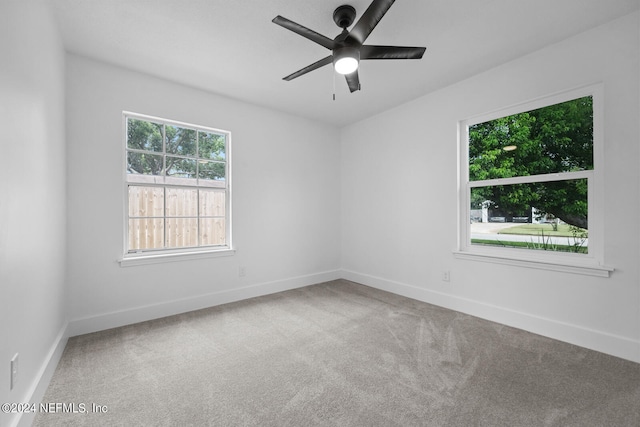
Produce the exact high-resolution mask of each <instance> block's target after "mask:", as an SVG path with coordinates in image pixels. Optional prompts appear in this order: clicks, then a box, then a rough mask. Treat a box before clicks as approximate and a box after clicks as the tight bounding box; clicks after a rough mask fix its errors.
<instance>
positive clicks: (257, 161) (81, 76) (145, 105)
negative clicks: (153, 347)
mask: <svg viewBox="0 0 640 427" xmlns="http://www.w3.org/2000/svg"><path fill="white" fill-rule="evenodd" d="M66 84H67V92H66V93H67V125H68V126H67V127H68V158H67V167H68V171H69V172H68V178H69V182H68V200H69V203H68V221H69V227H68V239H69V245H68V248H69V259H68V279H69V285H70V304H69V315H70V318H71V325H70V333H71V334H72V335H73V334H78V333H84V332H89V331H93V330H98V329H104V328H107V327H113V326H117V325H121V324H125V323H131V322H135V321H140V320H147V319H150V318H153V317H158V316H164V315H168V314H172V313H177V312H182V311H186V310H193V309H197V308H201V307H206V306H210V305H214V304H219V303H223V302H227V301H231V300H235V299H241V298H248V297H252V296H255V295H260V294H264V293H269V292H276V291H279V290H283V289H288V288H292V287H297V286H303V285H307V284H312V283H317V282H320V281H324V280H330V279H333V278H335V277H337V269H338V268H339V259H340V220H339V218H340V217H339V203H340V188H339V180H340V177H339V172H340V164H339V161H338V158H337V155H338V153H339V150H340V148H339V133H338V131H337V130H336V129H334V128H332V127H329V126H324V125H320V124H316V123H313V122H310V121H307V120H304V119H300V118H297V117H294V116H290V115H285V114H281V113H277V112H274V111H271V110H268V109H264V108H260V107H256V106H252V105H248V104H245V103H241V102H238V101H234V100H231V99H227V98H223V97H220V96H216V95H213V94H208V93H205V92H202V91H200V90H196V89H192V88H189V87H185V86H180V85H177V84H173V83H169V82H167V81H164V80H160V79H156V78H154V77H150V76H147V75H143V74H139V73H135V72H132V71H128V70H125V69H122V68H116V67H113V66H110V65H107V64H104V63H100V62H96V61H92V60H89V59H86V58H82V57H78V56H74V55H68V56H67V82H66ZM123 110H127V111H133V112H137V113H142V114H148V115H153V116H158V117H163V118H168V119H173V120H178V121H183V122H189V123H194V124H199V125H204V126H211V127H215V128H220V129H225V130H229V131H231V132H232V141H233V142H232V154H233V159H232V166H233V181H232V182H233V237H234V244H235V245H236V246H237V252H236V254H235V255H234V256H230V257H221V258H208V259H200V260H191V261H180V262H167V263H164V264H154V265H144V266H135V267H121V266H120V265H119V263H118V262H117V260H118V258H120V257H121V256H122V248H123V231H122V230H123V203H124V187H123V159H124V153H123V144H124V143H123V130H122V126H121V122H122V111H123ZM241 266H242V267H245V268H246V276H245V277H242V278H241V277H239V274H238V273H239V272H238V269H239V267H241Z"/></svg>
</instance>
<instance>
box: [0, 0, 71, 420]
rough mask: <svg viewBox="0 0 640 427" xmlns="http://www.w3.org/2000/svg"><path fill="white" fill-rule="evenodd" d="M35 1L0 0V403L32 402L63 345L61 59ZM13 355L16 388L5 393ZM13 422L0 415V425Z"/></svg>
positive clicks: (47, 16) (47, 20)
mask: <svg viewBox="0 0 640 427" xmlns="http://www.w3.org/2000/svg"><path fill="white" fill-rule="evenodd" d="M41 3H42V2H40V1H36V0H29V1H13V0H9V1H3V2H0V58H2V59H1V60H0V129H2V138H1V139H0V153H1V154H0V159H1V161H2V167H0V402H2V403H4V402H27V401H28V400H29V398H31V396H36V399H37V398H38V390H36V388H37V384H38V381H39V380H40V378H41V376H42V375H43V374H45V376H46V372H45V371H46V368H47V366H49V362H50V361H51V364H52V366H53V367H55V363H57V359H56V357H59V355H60V354H59V353H60V351H61V349H62V347H63V346H64V343H65V342H66V341H65V337H63V336H62V335H61V332H62V331H63V329H64V327H65V322H66V314H65V280H64V276H65V271H64V268H65V240H66V237H65V236H66V229H65V227H66V217H65V214H66V208H65V205H66V199H65V197H66V192H65V163H66V162H65V139H64V138H65V136H64V53H63V50H62V45H61V41H60V38H59V36H58V33H57V30H56V28H55V26H54V21H53V19H52V17H51V15H50V11H49V9H48V7H46V5H44V4H41ZM15 353H19V371H18V381H17V384H16V386H15V388H14V389H13V390H11V391H10V390H9V388H10V387H9V383H10V375H9V367H10V360H11V358H12V357H13V355H14V354H15ZM49 373H50V372H49ZM44 382H45V383H48V380H45V381H44ZM40 391H43V390H40ZM40 397H41V396H40ZM25 418H28V417H25ZM17 421H18V416H17V414H5V413H0V425H3V426H6V425H11V424H13V423H16V422H17Z"/></svg>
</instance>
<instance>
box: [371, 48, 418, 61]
mask: <svg viewBox="0 0 640 427" xmlns="http://www.w3.org/2000/svg"><path fill="white" fill-rule="evenodd" d="M426 49H427V48H426V47H408V46H368V45H364V46H362V47H361V48H360V59H420V58H422V55H424V51H425V50H426Z"/></svg>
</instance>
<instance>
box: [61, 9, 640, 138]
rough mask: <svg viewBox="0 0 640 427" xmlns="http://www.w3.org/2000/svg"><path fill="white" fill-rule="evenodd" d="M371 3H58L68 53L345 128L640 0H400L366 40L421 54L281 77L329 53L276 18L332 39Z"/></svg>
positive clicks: (613, 14)
mask: <svg viewBox="0 0 640 427" xmlns="http://www.w3.org/2000/svg"><path fill="white" fill-rule="evenodd" d="M370 2H371V0H235V1H234V0H52V3H53V6H54V11H55V16H56V18H57V20H58V22H59V26H60V31H61V34H62V37H63V41H64V44H65V47H66V49H67V50H68V51H70V52H73V53H77V54H80V55H84V56H88V57H91V58H95V59H99V60H103V61H106V62H109V63H113V64H117V65H120V66H123V67H127V68H130V69H133V70H137V71H141V72H145V73H148V74H152V75H155V76H158V77H162V78H165V79H169V80H172V81H176V82H179V83H183V84H187V85H190V86H194V87H197V88H201V89H204V90H206V91H210V92H214V93H217V94H221V95H225V96H229V97H232V98H236V99H240V100H243V101H247V102H251V103H254V104H258V105H263V106H267V107H270V108H274V109H277V110H280V111H285V112H289V113H292V114H295V115H299V116H303V117H307V118H310V119H314V120H319V121H322V122H325V123H330V124H334V125H337V126H342V125H345V124H348V123H351V122H355V121H358V120H361V119H364V118H366V117H369V116H372V115H374V114H376V113H379V112H382V111H384V110H387V109H389V108H393V107H394V106H396V105H399V104H401V103H404V102H406V101H409V100H411V99H414V98H417V97H419V96H421V95H424V94H426V93H428V92H431V91H434V90H437V89H438V88H440V87H443V86H446V85H449V84H451V83H454V82H456V81H459V80H462V79H465V78H467V77H470V76H472V75H474V74H477V73H479V72H482V71H484V70H487V69H489V68H492V67H495V66H497V65H499V64H501V63H504V62H506V61H509V60H512V59H514V58H517V57H519V56H522V55H525V54H527V53H529V52H532V51H535V50H537V49H540V48H541V47H544V46H546V45H549V44H551V43H554V42H557V41H559V40H562V39H564V38H566V37H569V36H571V35H573V34H577V33H579V32H581V31H584V30H586V29H589V28H592V27H595V26H597V25H599V24H602V23H604V22H607V21H609V20H611V19H614V18H616V17H619V16H622V15H624V14H626V13H629V12H631V11H633V10H637V9H638V8H639V3H640V1H639V0H536V1H531V0H398V1H397V2H395V3H394V5H393V6H392V7H391V9H390V10H389V12H388V13H387V14H386V15H385V16H384V18H383V19H382V21H381V22H380V24H379V25H378V26H377V27H376V28H375V30H374V31H373V32H372V33H371V35H370V36H369V38H368V39H367V41H366V44H379V45H397V46H403V45H405V46H426V47H427V51H426V53H425V55H424V57H423V59H422V60H406V61H374V60H371V61H362V63H361V64H360V72H359V73H360V82H361V84H362V90H361V91H359V92H355V93H353V94H351V93H349V91H348V88H347V85H346V83H345V81H344V77H342V76H335V93H336V100H335V101H333V99H332V94H333V93H334V73H333V70H332V67H331V66H325V67H323V68H321V69H319V70H316V71H313V72H311V73H309V74H306V75H304V76H302V77H299V78H298V79H295V80H292V81H289V82H286V81H284V80H282V77H284V76H286V75H288V74H290V73H292V72H294V71H296V70H298V69H300V68H302V67H304V66H307V65H309V64H311V63H313V62H315V61H317V60H318V59H321V58H323V57H325V56H327V55H328V54H329V53H330V52H329V51H328V50H326V49H325V48H323V47H321V46H319V45H317V44H315V43H313V42H311V41H309V40H307V39H305V38H303V37H301V36H299V35H297V34H295V33H293V32H291V31H288V30H285V29H284V28H282V27H280V26H277V25H275V24H273V23H272V22H271V20H272V19H273V18H274V17H275V16H276V15H282V16H284V17H286V18H289V19H291V20H293V21H295V22H297V23H299V24H301V25H304V26H306V27H308V28H310V29H313V30H315V31H317V32H319V33H321V34H324V35H325V36H327V37H329V38H334V37H335V36H336V35H338V34H339V33H340V28H338V27H337V26H336V25H335V23H334V22H333V19H332V15H333V11H334V9H335V8H336V7H337V6H339V5H341V4H350V5H352V6H353V7H355V8H356V11H357V14H358V15H357V17H356V20H357V19H358V18H359V17H360V15H361V14H362V13H363V12H364V11H365V10H366V8H367V7H368V6H369V4H370Z"/></svg>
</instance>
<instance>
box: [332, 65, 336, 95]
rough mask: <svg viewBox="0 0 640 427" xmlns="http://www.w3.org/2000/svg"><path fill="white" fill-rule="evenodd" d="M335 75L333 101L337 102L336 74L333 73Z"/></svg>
mask: <svg viewBox="0 0 640 427" xmlns="http://www.w3.org/2000/svg"><path fill="white" fill-rule="evenodd" d="M331 74H332V75H333V100H334V101H335V100H336V72H335V71H334V72H333V73H331Z"/></svg>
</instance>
